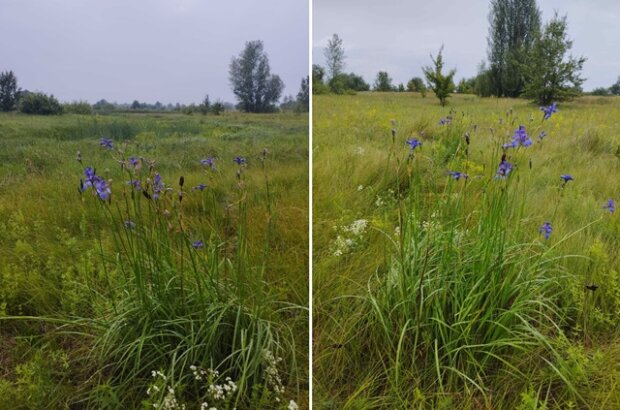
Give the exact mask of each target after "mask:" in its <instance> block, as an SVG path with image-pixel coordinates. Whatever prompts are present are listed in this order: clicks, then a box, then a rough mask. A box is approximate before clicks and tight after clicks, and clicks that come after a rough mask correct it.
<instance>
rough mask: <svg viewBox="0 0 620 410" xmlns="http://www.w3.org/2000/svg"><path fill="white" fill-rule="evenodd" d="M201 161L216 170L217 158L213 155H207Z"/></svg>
mask: <svg viewBox="0 0 620 410" xmlns="http://www.w3.org/2000/svg"><path fill="white" fill-rule="evenodd" d="M200 163H201V164H202V165H204V166H207V167H210V168H211V169H213V170H215V158H213V157H207V158H204V159H201V160H200Z"/></svg>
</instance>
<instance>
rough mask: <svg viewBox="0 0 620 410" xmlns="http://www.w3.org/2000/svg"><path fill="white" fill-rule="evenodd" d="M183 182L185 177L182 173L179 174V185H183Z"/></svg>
mask: <svg viewBox="0 0 620 410" xmlns="http://www.w3.org/2000/svg"><path fill="white" fill-rule="evenodd" d="M184 183H185V178H183V175H181V178H179V186H180V187H183V184H184Z"/></svg>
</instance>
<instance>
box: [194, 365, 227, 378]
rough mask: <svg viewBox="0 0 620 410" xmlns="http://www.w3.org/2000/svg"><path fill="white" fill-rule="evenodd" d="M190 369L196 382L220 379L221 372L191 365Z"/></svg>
mask: <svg viewBox="0 0 620 410" xmlns="http://www.w3.org/2000/svg"><path fill="white" fill-rule="evenodd" d="M189 369H190V370H191V371H192V374H193V375H194V380H205V379H208V378H214V379H215V378H218V377H219V376H220V372H218V371H217V370H213V369H207V370H205V369H201V368H199V367H197V366H194V365H191V366H190V367H189Z"/></svg>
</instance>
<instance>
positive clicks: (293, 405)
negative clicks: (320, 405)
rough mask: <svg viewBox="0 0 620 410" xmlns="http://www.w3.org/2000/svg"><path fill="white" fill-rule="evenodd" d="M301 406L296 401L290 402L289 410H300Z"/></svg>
mask: <svg viewBox="0 0 620 410" xmlns="http://www.w3.org/2000/svg"><path fill="white" fill-rule="evenodd" d="M298 409H299V406H298V405H297V403H295V401H294V400H291V401H289V402H288V410H298Z"/></svg>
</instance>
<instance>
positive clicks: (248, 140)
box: [0, 113, 308, 409]
mask: <svg viewBox="0 0 620 410" xmlns="http://www.w3.org/2000/svg"><path fill="white" fill-rule="evenodd" d="M307 306H308V115H307V114H301V115H299V114H269V115H252V114H241V113H225V114H224V115H221V116H211V115H208V116H201V115H191V116H189V115H181V114H161V115H157V114H127V115H122V114H115V115H109V116H105V115H102V116H99V115H95V116H80V115H64V116H57V117H39V116H25V115H17V114H12V115H0V398H2V400H0V408H1V409H4V408H6V409H9V408H10V409H33V408H54V409H56V408H57V409H63V408H71V409H82V408H84V409H86V408H93V409H104V408H109V409H119V408H127V409H129V408H162V409H173V408H179V409H180V408H187V409H207V408H209V409H210V408H217V409H233V408H237V409H285V408H293V407H289V406H290V404H289V403H290V401H291V400H293V401H295V402H296V403H297V404H298V405H299V407H300V408H307V398H306V397H307V393H308V371H307V367H308V366H307V364H308V359H307V357H308V352H307V345H308V343H307V338H308V330H307V329H308V325H307V324H308V311H307Z"/></svg>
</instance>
